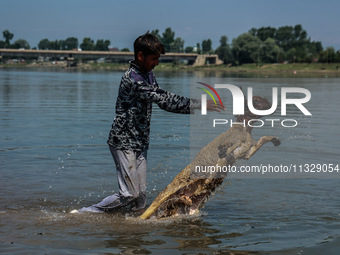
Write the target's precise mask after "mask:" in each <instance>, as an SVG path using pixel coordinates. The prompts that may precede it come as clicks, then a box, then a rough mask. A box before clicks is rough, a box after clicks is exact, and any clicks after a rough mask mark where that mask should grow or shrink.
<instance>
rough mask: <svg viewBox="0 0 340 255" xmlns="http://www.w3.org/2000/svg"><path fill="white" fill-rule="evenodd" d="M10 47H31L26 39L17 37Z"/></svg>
mask: <svg viewBox="0 0 340 255" xmlns="http://www.w3.org/2000/svg"><path fill="white" fill-rule="evenodd" d="M11 48H13V49H30V48H31V47H30V45H29V43H28V42H27V41H26V40H24V39H18V40H16V41H15V42H14V43H13V44H12V46H11Z"/></svg>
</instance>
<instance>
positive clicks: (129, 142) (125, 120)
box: [79, 32, 224, 212]
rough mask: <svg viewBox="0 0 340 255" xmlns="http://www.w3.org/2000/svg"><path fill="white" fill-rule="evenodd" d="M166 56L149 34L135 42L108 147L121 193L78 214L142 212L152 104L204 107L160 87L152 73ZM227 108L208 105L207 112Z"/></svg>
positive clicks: (180, 109)
mask: <svg viewBox="0 0 340 255" xmlns="http://www.w3.org/2000/svg"><path fill="white" fill-rule="evenodd" d="M161 54H165V51H164V46H163V44H162V43H161V42H160V41H159V40H158V39H157V37H155V36H154V35H152V34H150V33H148V32H147V33H146V34H144V35H141V36H139V37H138V38H137V39H136V40H135V42H134V57H135V59H134V60H133V61H130V68H129V69H128V70H127V71H126V72H125V74H124V75H123V77H122V80H121V83H120V86H119V92H118V97H117V102H116V116H115V118H114V121H113V124H112V128H111V130H110V134H109V138H108V141H107V143H108V145H109V148H110V151H111V154H112V156H113V159H114V161H115V164H116V169H117V177H118V185H119V193H116V194H113V195H111V196H108V197H106V198H105V199H103V200H102V201H101V202H99V203H98V204H94V205H92V206H89V207H84V208H82V209H80V210H79V212H111V211H115V210H117V209H119V208H123V207H127V206H129V207H130V209H131V210H132V211H139V210H141V209H143V208H144V207H145V205H146V170H147V150H148V148H149V134H150V121H151V112H152V103H156V104H157V105H158V106H159V107H160V108H161V109H163V110H166V111H169V112H174V113H184V114H189V113H193V112H194V110H195V109H200V108H201V102H200V101H199V100H196V99H190V98H186V97H182V96H179V95H176V94H173V93H171V92H168V91H165V90H163V89H161V88H159V86H158V84H157V81H156V78H155V76H154V74H153V72H152V70H153V69H154V68H155V67H156V66H157V65H158V63H159V57H160V55H161ZM221 109H222V110H224V107H223V106H221V105H219V104H217V105H215V104H214V103H213V101H208V102H207V110H208V111H220V110H221Z"/></svg>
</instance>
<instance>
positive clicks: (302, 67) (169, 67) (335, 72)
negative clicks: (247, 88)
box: [0, 61, 340, 77]
mask: <svg viewBox="0 0 340 255" xmlns="http://www.w3.org/2000/svg"><path fill="white" fill-rule="evenodd" d="M128 67H129V64H117V63H78V64H77V65H76V66H73V67H68V66H67V63H66V62H65V61H59V62H57V61H53V62H32V63H10V64H0V68H57V69H59V68H60V69H65V68H67V69H71V70H103V71H105V70H107V71H110V70H115V71H124V70H127V68H128ZM339 67H340V63H330V64H329V63H290V64H261V65H258V64H244V65H240V66H227V65H205V66H189V65H184V64H183V65H182V64H172V63H160V64H159V65H158V66H157V67H156V70H157V71H165V72H166V71H214V72H223V73H241V74H252V75H254V74H263V75H264V76H265V75H284V76H287V75H312V76H313V74H314V75H317V76H320V75H322V76H330V77H340V68H339Z"/></svg>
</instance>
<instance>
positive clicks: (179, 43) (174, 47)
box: [171, 37, 184, 52]
mask: <svg viewBox="0 0 340 255" xmlns="http://www.w3.org/2000/svg"><path fill="white" fill-rule="evenodd" d="M183 51H184V41H183V40H182V38H181V37H177V38H176V39H175V40H174V42H173V43H172V44H171V52H183Z"/></svg>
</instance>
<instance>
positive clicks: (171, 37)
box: [161, 27, 175, 52]
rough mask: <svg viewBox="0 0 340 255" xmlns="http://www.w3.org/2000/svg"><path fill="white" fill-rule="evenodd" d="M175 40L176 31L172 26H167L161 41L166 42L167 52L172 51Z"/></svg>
mask: <svg viewBox="0 0 340 255" xmlns="http://www.w3.org/2000/svg"><path fill="white" fill-rule="evenodd" d="M174 41H175V32H173V31H172V30H171V28H170V27H168V28H166V29H165V31H164V33H163V34H162V37H161V42H162V43H163V44H164V49H165V52H171V46H172V44H173V43H174Z"/></svg>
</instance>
